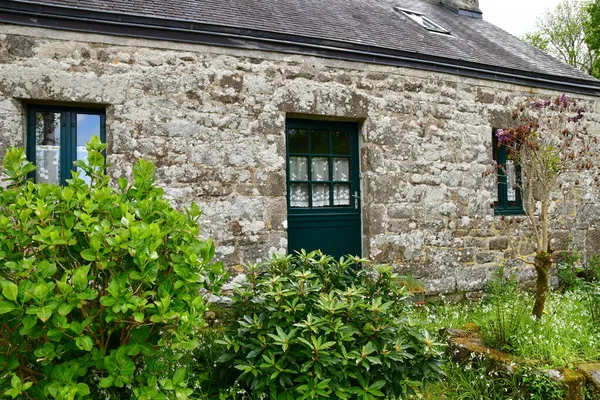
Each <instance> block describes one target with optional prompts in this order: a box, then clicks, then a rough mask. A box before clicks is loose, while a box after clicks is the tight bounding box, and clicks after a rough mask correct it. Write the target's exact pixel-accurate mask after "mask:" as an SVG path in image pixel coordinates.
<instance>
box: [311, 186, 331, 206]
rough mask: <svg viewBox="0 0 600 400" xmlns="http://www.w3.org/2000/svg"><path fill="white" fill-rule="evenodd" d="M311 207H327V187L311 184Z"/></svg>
mask: <svg viewBox="0 0 600 400" xmlns="http://www.w3.org/2000/svg"><path fill="white" fill-rule="evenodd" d="M312 202H313V207H329V203H330V202H329V185H328V184H325V185H323V184H313V194H312Z"/></svg>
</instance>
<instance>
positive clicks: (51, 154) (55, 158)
mask: <svg viewBox="0 0 600 400" xmlns="http://www.w3.org/2000/svg"><path fill="white" fill-rule="evenodd" d="M59 156H60V146H51V145H38V146H37V148H36V155H35V162H36V164H37V169H36V170H35V180H36V182H37V183H49V184H53V185H58V184H60V161H59Z"/></svg>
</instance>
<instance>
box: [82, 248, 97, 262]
mask: <svg viewBox="0 0 600 400" xmlns="http://www.w3.org/2000/svg"><path fill="white" fill-rule="evenodd" d="M79 254H81V257H82V258H83V259H84V260H86V261H96V253H95V252H94V250H92V249H85V250H83V251H82V252H81V253H79Z"/></svg>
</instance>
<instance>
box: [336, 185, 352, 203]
mask: <svg viewBox="0 0 600 400" xmlns="http://www.w3.org/2000/svg"><path fill="white" fill-rule="evenodd" d="M333 205H334V206H349V205H350V185H335V186H334V187H333Z"/></svg>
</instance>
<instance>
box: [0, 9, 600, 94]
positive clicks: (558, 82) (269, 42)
mask: <svg viewBox="0 0 600 400" xmlns="http://www.w3.org/2000/svg"><path fill="white" fill-rule="evenodd" d="M0 22H3V23H7V24H16V25H26V26H35V27H43V28H52V29H59V30H67V31H76V32H88V33H100V34H108V35H116V36H129V37H138V38H146V39H157V40H168V41H176V42H186V43H196V44H204V45H215V46H224V47H233V48H243V49H253V50H264V51H274V52H283V53H290V54H301V55H312V56H318V57H326V58H333V59H341V60H348V61H358V62H366V63H373V64H381V65H390V66H396V67H406V68H415V69H421V70H427V71H435V72H443V73H449V74H455V75H460V76H465V77H472V78H479V79H487V80H493V81H500V82H507V83H512V84H518V85H524V86H531V87H538V88H544V89H552V90H558V91H565V92H569V93H579V94H586V95H592V96H600V81H597V82H596V81H594V80H585V79H578V78H572V77H568V78H567V77H560V76H555V75H547V74H539V73H535V72H529V71H521V70H517V69H509V68H503V67H497V66H491V65H486V64H477V63H473V62H468V61H464V60H457V59H450V58H444V57H436V56H430V55H426V54H422V53H410V52H403V51H398V50H393V49H386V48H376V47H373V46H366V45H360V44H356V43H349V42H341V41H333V40H324V39H315V38H310V37H303V36H296V35H287V34H282V33H277V32H267V31H257V30H249V29H244V28H239V27H232V26H218V25H208V24H202V23H198V22H193V21H185V20H175V19H164V18H158V17H152V16H142V15H134V14H122V13H114V12H107V11H97V10H89V9H83V8H74V7H66V6H56V5H48V4H41V3H32V2H21V1H9V0H0Z"/></svg>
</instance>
